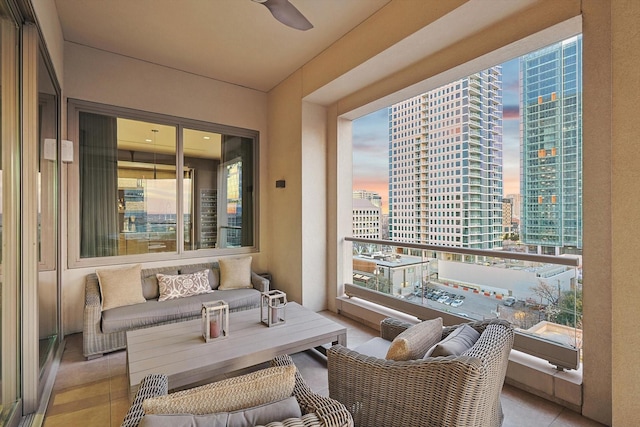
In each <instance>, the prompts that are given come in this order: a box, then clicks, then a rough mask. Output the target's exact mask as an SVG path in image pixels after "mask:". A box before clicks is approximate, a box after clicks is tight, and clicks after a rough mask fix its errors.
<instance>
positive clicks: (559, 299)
mask: <svg viewBox="0 0 640 427" xmlns="http://www.w3.org/2000/svg"><path fill="white" fill-rule="evenodd" d="M531 291H532V292H533V293H534V294H536V295H537V296H539V297H540V299H541V301H543V304H544V303H546V304H544V305H546V307H545V308H544V313H545V317H546V318H547V320H548V321H550V322H554V323H558V324H560V325H567V326H572V327H574V326H575V327H576V328H578V329H582V289H577V290H575V291H574V290H568V291H561V290H560V288H559V287H558V288H556V287H555V286H553V285H550V284H549V283H547V282H544V281H542V280H539V281H538V286H535V287H532V288H531Z"/></svg>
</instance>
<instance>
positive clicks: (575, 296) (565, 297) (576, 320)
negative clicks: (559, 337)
mask: <svg viewBox="0 0 640 427" xmlns="http://www.w3.org/2000/svg"><path fill="white" fill-rule="evenodd" d="M559 309H560V313H558V317H557V319H556V320H557V323H559V324H561V325H568V326H575V327H576V328H578V329H582V289H577V290H576V291H575V292H574V291H573V290H569V291H565V292H563V293H562V298H560V305H559Z"/></svg>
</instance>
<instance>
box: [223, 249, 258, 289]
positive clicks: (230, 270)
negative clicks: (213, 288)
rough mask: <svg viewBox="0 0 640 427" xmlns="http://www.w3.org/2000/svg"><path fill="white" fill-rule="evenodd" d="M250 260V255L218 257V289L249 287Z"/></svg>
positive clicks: (250, 285)
mask: <svg viewBox="0 0 640 427" xmlns="http://www.w3.org/2000/svg"><path fill="white" fill-rule="evenodd" d="M251 260H252V257H250V256H247V257H240V258H220V259H219V260H218V265H219V266H220V286H219V287H218V289H220V290H227V289H241V288H251V287H253V285H252V284H251Z"/></svg>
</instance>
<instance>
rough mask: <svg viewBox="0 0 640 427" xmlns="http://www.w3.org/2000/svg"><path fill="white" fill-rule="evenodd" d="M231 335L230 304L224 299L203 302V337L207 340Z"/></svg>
mask: <svg viewBox="0 0 640 427" xmlns="http://www.w3.org/2000/svg"><path fill="white" fill-rule="evenodd" d="M227 335H229V305H228V304H227V303H226V302H224V301H211V302H204V303H202V337H203V338H204V340H205V341H206V342H209V341H213V340H216V339H220V338H224V337H226V336H227Z"/></svg>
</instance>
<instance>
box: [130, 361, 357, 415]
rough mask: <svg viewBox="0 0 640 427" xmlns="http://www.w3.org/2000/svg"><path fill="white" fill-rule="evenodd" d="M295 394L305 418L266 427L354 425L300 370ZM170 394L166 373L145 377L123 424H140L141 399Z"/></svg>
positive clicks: (336, 403)
mask: <svg viewBox="0 0 640 427" xmlns="http://www.w3.org/2000/svg"><path fill="white" fill-rule="evenodd" d="M287 365H293V360H292V359H291V357H290V356H288V355H284V356H278V357H276V358H275V359H273V360H272V361H271V366H287ZM295 375H296V377H295V387H294V389H293V396H295V398H296V400H297V401H298V404H299V405H300V410H301V412H302V417H300V418H288V419H286V420H283V421H281V422H271V423H269V424H267V425H266V426H265V427H353V419H352V417H351V414H350V413H349V411H347V409H346V408H345V407H344V405H342V404H341V403H339V402H336V401H335V400H333V399H330V398H328V397H325V396H321V395H319V394H316V393H314V392H313V391H312V390H311V389H310V388H309V386H308V385H307V384H306V383H305V382H304V379H303V378H302V376H301V375H300V372H298V371H297V370H296V374H295ZM167 393H168V380H167V376H166V375H162V374H152V375H148V376H147V377H145V378H144V379H143V380H142V382H141V384H140V388H139V389H138V392H137V393H136V396H135V398H134V400H133V403H132V404H131V407H130V408H129V412H128V413H127V415H126V416H125V418H124V421H123V422H122V427H135V426H137V425H138V424H139V423H140V421H141V420H142V417H143V416H144V412H143V410H142V402H143V401H144V400H145V399H148V398H150V397H156V396H162V395H166V394H167Z"/></svg>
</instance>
